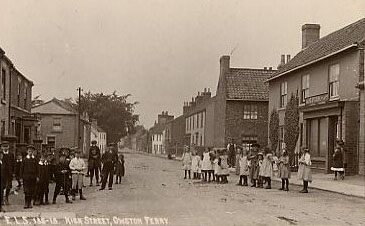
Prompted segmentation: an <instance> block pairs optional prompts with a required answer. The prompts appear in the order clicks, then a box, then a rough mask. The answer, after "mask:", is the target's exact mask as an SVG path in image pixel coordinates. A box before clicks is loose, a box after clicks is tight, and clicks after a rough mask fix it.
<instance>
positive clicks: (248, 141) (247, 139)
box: [242, 136, 257, 150]
mask: <svg viewBox="0 0 365 226" xmlns="http://www.w3.org/2000/svg"><path fill="white" fill-rule="evenodd" d="M254 143H257V136H244V137H242V147H243V148H245V149H247V150H250V149H251V147H252V144H254Z"/></svg>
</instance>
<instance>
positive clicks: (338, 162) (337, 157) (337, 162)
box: [333, 151, 343, 168]
mask: <svg viewBox="0 0 365 226" xmlns="http://www.w3.org/2000/svg"><path fill="white" fill-rule="evenodd" d="M333 167H334V168H342V167H343V154H342V151H336V152H335V154H334V155H333Z"/></svg>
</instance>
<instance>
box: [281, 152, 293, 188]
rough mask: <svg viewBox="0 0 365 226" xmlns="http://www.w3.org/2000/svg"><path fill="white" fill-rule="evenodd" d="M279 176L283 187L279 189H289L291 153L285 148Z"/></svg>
mask: <svg viewBox="0 0 365 226" xmlns="http://www.w3.org/2000/svg"><path fill="white" fill-rule="evenodd" d="M278 177H279V178H280V179H281V188H280V189H279V190H282V191H289V178H290V167H289V155H288V152H287V151H286V150H285V149H283V152H282V154H281V156H280V159H279V171H278Z"/></svg>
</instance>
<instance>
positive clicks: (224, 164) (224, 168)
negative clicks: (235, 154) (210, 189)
mask: <svg viewBox="0 0 365 226" xmlns="http://www.w3.org/2000/svg"><path fill="white" fill-rule="evenodd" d="M219 165H220V167H221V177H222V183H223V184H227V183H228V178H227V177H228V176H229V166H228V155H227V151H226V150H223V155H221V156H220V157H219Z"/></svg>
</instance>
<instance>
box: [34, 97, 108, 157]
mask: <svg viewBox="0 0 365 226" xmlns="http://www.w3.org/2000/svg"><path fill="white" fill-rule="evenodd" d="M32 113H33V114H35V115H37V117H38V118H39V119H40V129H39V131H40V134H39V137H40V138H41V139H42V140H43V143H44V144H47V145H48V146H50V147H55V148H61V147H70V148H74V147H81V150H82V152H83V154H84V155H87V154H88V151H89V148H90V142H91V124H92V123H91V122H90V120H89V117H88V115H87V114H82V115H81V116H80V123H79V116H78V112H77V111H76V110H75V109H74V107H73V106H71V104H69V103H67V102H65V101H62V100H58V99H56V98H53V99H52V100H50V101H48V102H45V103H43V104H40V105H37V106H34V107H33V108H32ZM79 126H80V127H79ZM103 140H105V143H106V135H105V137H104V138H103ZM105 143H104V149H105Z"/></svg>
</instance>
